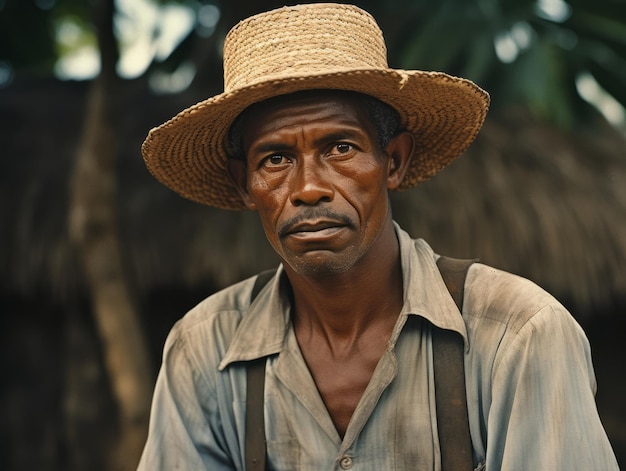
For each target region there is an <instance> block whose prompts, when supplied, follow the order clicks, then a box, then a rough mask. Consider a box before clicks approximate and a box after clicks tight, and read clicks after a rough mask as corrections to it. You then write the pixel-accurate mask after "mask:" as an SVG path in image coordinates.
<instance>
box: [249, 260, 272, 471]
mask: <svg viewBox="0 0 626 471" xmlns="http://www.w3.org/2000/svg"><path fill="white" fill-rule="evenodd" d="M275 273H276V269H271V270H266V271H264V272H261V273H259V275H258V276H257V277H256V280H255V281H254V286H253V287H252V293H251V294H250V303H252V301H254V299H255V298H256V297H257V295H258V294H259V292H260V291H261V289H263V287H264V286H265V285H266V284H267V283H268V282H269V281H270V279H271V278H272V277H273V276H274V274H275ZM266 360H267V358H265V357H263V358H259V359H257V360H253V361H250V362H248V363H247V365H246V366H247V384H246V442H245V447H246V448H245V450H246V471H264V470H265V453H266V451H265V450H266V447H265V414H264V407H263V392H264V390H265V362H266Z"/></svg>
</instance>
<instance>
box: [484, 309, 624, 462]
mask: <svg viewBox="0 0 626 471" xmlns="http://www.w3.org/2000/svg"><path fill="white" fill-rule="evenodd" d="M492 375H493V376H492V377H493V383H492V402H491V407H490V410H489V418H488V428H487V430H488V433H487V456H486V459H487V463H486V464H487V465H486V469H487V470H501V471H513V470H519V471H522V470H530V469H546V470H547V469H549V470H551V471H560V470H562V471H566V470H567V471H572V470H591V469H594V470H596V469H597V470H600V469H602V470H605V471H611V470H618V469H619V468H618V465H617V461H616V459H615V455H614V453H613V451H612V449H611V445H610V443H609V441H608V438H607V436H606V433H605V431H604V428H603V426H602V424H601V422H600V418H599V416H598V413H597V409H596V404H595V390H596V382H595V375H594V372H593V366H592V363H591V353H590V346H589V342H588V340H587V338H586V337H585V334H584V333H583V331H582V329H581V328H580V326H579V325H578V324H577V323H576V322H575V321H574V319H573V318H572V317H571V315H570V314H569V313H568V312H567V311H566V310H565V309H564V308H563V307H562V306H560V305H559V304H556V303H555V304H551V305H548V306H546V307H544V308H542V309H541V310H540V311H539V312H537V313H536V314H535V315H534V316H532V317H531V318H530V320H528V321H527V322H526V323H525V324H524V325H523V326H522V327H521V328H520V329H519V330H518V331H517V332H516V333H515V334H514V335H513V338H512V339H511V340H506V339H503V342H502V344H501V346H500V348H499V352H498V354H497V356H496V360H495V363H494V367H493V373H492Z"/></svg>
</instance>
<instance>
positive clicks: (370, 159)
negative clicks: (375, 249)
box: [235, 93, 399, 275]
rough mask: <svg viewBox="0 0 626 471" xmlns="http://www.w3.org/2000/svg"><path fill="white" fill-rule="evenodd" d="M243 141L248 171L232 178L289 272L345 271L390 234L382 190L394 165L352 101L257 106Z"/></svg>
mask: <svg viewBox="0 0 626 471" xmlns="http://www.w3.org/2000/svg"><path fill="white" fill-rule="evenodd" d="M242 139H243V151H244V154H245V158H246V161H247V165H246V168H245V169H240V172H242V173H243V175H240V177H239V178H237V177H235V179H236V180H238V181H239V184H240V191H241V193H242V196H243V198H244V200H245V202H246V205H247V207H248V208H249V209H252V210H257V211H258V212H259V216H260V218H261V222H262V224H263V227H264V230H265V233H266V235H267V238H268V240H269V242H270V244H271V245H272V246H273V247H274V249H275V250H276V252H277V253H278V255H279V256H280V257H281V259H282V260H283V262H284V263H285V264H286V265H288V266H289V267H291V269H293V270H294V271H295V272H297V273H299V274H303V275H322V274H335V273H342V272H345V271H347V270H349V269H350V268H352V267H354V266H355V265H356V264H358V263H363V262H364V261H365V260H367V259H368V254H369V252H371V250H370V249H371V248H372V246H374V245H375V244H376V242H377V239H378V238H379V235H380V234H381V232H382V231H383V230H384V229H385V228H386V229H387V230H390V229H391V216H390V213H389V202H388V195H387V189H388V187H389V186H390V185H389V181H388V180H389V175H390V173H393V169H394V165H395V164H394V163H393V162H392V159H390V157H389V156H388V154H387V153H386V152H385V151H383V150H382V149H381V148H380V145H379V144H378V141H377V133H376V130H375V128H374V126H373V124H372V123H371V121H370V119H369V117H368V114H367V111H366V109H365V107H364V106H363V105H362V104H360V103H359V102H357V101H356V99H355V98H354V97H351V96H345V95H342V94H329V93H323V94H315V95H312V94H308V95H304V96H297V95H296V96H293V95H292V96H287V97H284V98H278V99H274V100H272V101H269V102H265V103H262V104H260V105H257V106H256V107H255V108H253V109H252V110H251V111H249V112H247V114H246V116H245V118H244V122H243V133H242ZM398 183H399V182H398ZM370 255H371V254H370ZM369 258H371V257H369ZM375 263H376V261H374V265H372V266H375Z"/></svg>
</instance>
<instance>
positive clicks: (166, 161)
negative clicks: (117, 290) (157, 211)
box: [142, 4, 489, 209]
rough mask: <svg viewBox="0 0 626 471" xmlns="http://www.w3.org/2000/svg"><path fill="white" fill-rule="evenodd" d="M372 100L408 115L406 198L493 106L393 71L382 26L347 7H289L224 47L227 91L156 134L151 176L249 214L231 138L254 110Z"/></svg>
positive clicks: (465, 141) (460, 83) (249, 23)
mask: <svg viewBox="0 0 626 471" xmlns="http://www.w3.org/2000/svg"><path fill="white" fill-rule="evenodd" d="M313 89H337V90H350V91H356V92H360V93H364V94H368V95H371V96H374V97H377V98H378V99H380V100H382V101H384V102H386V103H388V104H389V105H391V106H392V107H394V108H395V109H396V110H397V111H398V112H399V113H400V115H401V118H402V127H403V128H405V129H407V130H408V131H410V132H412V133H413V134H414V135H415V136H416V141H417V148H416V151H415V155H414V156H413V159H412V161H411V165H410V168H409V170H408V172H407V175H406V177H405V178H404V180H403V181H402V184H401V186H400V188H399V189H400V190H403V189H406V188H410V187H413V186H415V185H417V184H418V183H420V182H422V181H424V180H427V179H429V178H430V177H432V176H433V175H435V174H436V173H437V172H438V171H440V170H441V169H442V168H444V167H445V166H447V165H448V164H449V163H450V162H452V160H454V159H455V158H456V157H458V156H459V155H460V154H461V153H463V151H464V150H465V149H466V148H467V147H468V146H469V145H470V143H471V142H472V141H473V140H474V138H475V137H476V135H477V133H478V131H479V130H480V128H481V126H482V124H483V121H484V119H485V115H486V113H487V109H488V106H489V96H488V94H487V93H486V92H485V91H483V90H482V89H480V88H479V87H478V86H476V85H475V84H474V83H472V82H470V81H468V80H464V79H460V78H456V77H451V76H449V75H446V74H443V73H439V72H423V71H404V70H394V69H390V68H389V67H388V65H387V49H386V46H385V42H384V39H383V36H382V32H381V31H380V28H379V27H378V25H377V24H376V22H375V20H374V19H373V18H372V16H371V15H369V14H368V13H367V12H365V11H363V10H361V9H359V8H357V7H355V6H352V5H339V4H309V5H299V6H295V7H283V8H280V9H277V10H272V11H270V12H266V13H262V14H259V15H255V16H253V17H250V18H248V19H246V20H244V21H242V22H240V23H239V24H238V25H236V26H235V27H234V28H233V29H232V30H231V31H230V32H229V33H228V35H227V37H226V40H225V43H224V93H222V94H220V95H217V96H214V97H212V98H209V99H208V100H205V101H202V102H200V103H197V104H196V105H194V106H192V107H190V108H188V109H186V110H184V111H182V112H181V113H179V114H178V115H177V116H175V117H174V118H172V119H171V120H169V121H168V122H166V123H164V124H163V125H161V126H159V127H157V128H154V129H152V130H151V131H150V133H149V134H148V137H147V138H146V140H145V142H144V144H143V146H142V153H143V156H144V160H145V162H146V165H147V167H148V170H149V171H150V172H151V173H152V174H153V175H154V176H155V177H156V178H157V179H158V180H159V181H161V182H162V183H163V184H165V185H166V186H168V187H169V188H171V189H172V190H174V191H176V192H177V193H179V194H180V195H182V196H184V197H185V198H188V199H190V200H193V201H196V202H199V203H202V204H207V205H210V206H216V207H219V208H225V209H243V208H244V205H243V202H242V201H241V199H240V197H239V195H238V193H237V191H236V189H235V187H234V185H233V183H232V181H231V178H230V176H229V174H228V170H227V160H228V158H229V149H228V142H227V141H228V131H229V129H230V126H231V125H232V123H233V121H234V120H235V118H236V117H237V116H238V115H239V114H240V113H241V112H242V111H243V110H245V109H246V108H247V107H248V106H250V105H251V104H253V103H257V102H259V101H263V100H265V99H267V98H270V97H273V96H277V95H283V94H288V93H293V92H296V91H301V90H313Z"/></svg>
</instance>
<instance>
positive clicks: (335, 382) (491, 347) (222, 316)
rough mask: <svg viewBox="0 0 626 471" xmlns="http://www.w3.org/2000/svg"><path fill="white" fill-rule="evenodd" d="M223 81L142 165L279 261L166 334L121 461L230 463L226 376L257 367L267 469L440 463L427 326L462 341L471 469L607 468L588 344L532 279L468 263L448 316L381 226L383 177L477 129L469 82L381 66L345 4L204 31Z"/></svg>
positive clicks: (446, 302)
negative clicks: (134, 451)
mask: <svg viewBox="0 0 626 471" xmlns="http://www.w3.org/2000/svg"><path fill="white" fill-rule="evenodd" d="M224 66H225V70H224V74H225V92H224V93H223V94H221V95H218V96H216V97H213V98H210V99H208V100H206V101H205V102H202V103H199V104H197V105H195V106H194V107H192V108H190V109H188V110H185V111H183V112H182V113H180V114H179V115H178V116H176V117H175V118H173V119H172V120H170V121H169V122H167V123H165V124H164V125H163V126H161V127H159V128H156V129H154V130H152V131H151V132H150V135H149V136H148V138H147V140H146V142H145V143H144V146H143V153H144V158H145V160H146V163H147V165H148V168H149V169H150V171H151V172H152V173H153V174H154V175H155V176H156V177H157V178H158V179H159V180H160V181H162V182H163V183H164V184H166V185H167V186H169V187H170V188H172V189H174V190H175V191H177V192H178V193H180V194H181V195H183V196H185V197H187V198H189V199H191V200H194V201H197V202H200V203H204V204H209V205H214V206H218V207H222V208H227V209H243V208H247V209H250V210H253V211H257V212H258V214H259V217H260V219H261V222H262V224H263V227H264V230H265V233H266V235H267V238H268V240H269V241H270V243H271V245H272V247H273V248H274V249H275V251H276V252H277V254H278V255H279V257H280V259H281V261H282V264H281V266H280V267H279V268H278V270H277V272H276V273H275V275H274V276H273V278H272V279H270V280H269V281H268V282H267V283H265V284H263V285H262V286H261V287H260V290H259V291H258V292H257V293H253V289H254V288H253V286H254V285H255V277H253V278H251V279H249V280H245V281H243V282H240V283H238V284H236V285H234V286H231V287H229V288H227V289H225V290H223V291H221V292H219V293H217V294H215V295H213V296H211V297H209V298H208V299H206V300H205V301H203V302H202V303H201V304H200V305H198V306H197V307H196V308H195V309H193V310H192V311H191V312H190V313H188V314H187V315H186V316H185V317H184V318H183V319H182V320H181V321H179V322H178V323H177V324H176V326H175V327H174V328H173V329H172V332H171V333H170V335H169V337H168V340H167V342H166V345H165V352H164V356H163V365H162V368H161V371H160V374H159V378H158V381H157V385H156V389H155V394H154V400H153V409H152V417H151V424H150V431H149V437H148V441H147V444H146V447H145V450H144V454H143V456H142V460H141V463H140V465H139V468H140V469H142V470H170V469H188V470H199V469H208V470H227V469H244V467H245V463H246V447H245V445H244V443H245V441H246V425H245V424H246V420H247V416H246V412H250V411H246V400H247V399H249V398H248V397H246V386H247V384H248V381H247V379H246V374H247V371H248V368H249V364H251V363H255V362H254V361H255V360H258V359H260V360H261V363H260V364H262V365H263V366H264V368H265V369H264V372H263V373H262V376H263V377H264V378H265V384H264V389H263V390H262V396H263V400H262V403H261V404H262V406H259V408H262V410H263V414H262V416H264V418H265V426H264V430H265V439H266V441H265V446H266V448H267V458H266V464H267V468H268V469H276V470H317V469H351V468H354V469H364V470H404V469H419V470H422V469H423V470H438V469H441V443H440V441H439V438H438V429H440V428H441V427H442V424H438V423H437V411H436V410H435V409H436V407H435V406H436V404H435V401H436V397H435V394H434V387H433V381H434V380H433V353H432V352H433V347H432V345H433V334H434V332H435V331H438V330H441V329H443V330H450V331H454V332H457V333H458V334H459V335H460V336H462V338H463V345H464V351H465V354H464V360H463V363H464V366H465V379H466V393H465V394H466V397H467V403H468V407H467V409H468V416H469V429H470V433H471V448H472V450H471V454H472V461H473V463H471V465H470V466H471V467H473V468H476V469H488V470H530V469H541V470H574V469H581V470H582V469H585V470H613V469H617V463H616V461H615V458H614V455H613V452H612V450H611V447H610V445H609V443H608V440H607V437H606V434H605V433H604V430H603V428H602V425H601V423H600V420H599V418H598V415H597V412H596V408H595V403H594V392H595V380H594V375H593V368H592V365H591V359H590V353H589V345H588V342H587V340H586V338H585V336H584V334H583V332H582V331H581V329H580V327H579V326H578V325H577V324H576V323H575V322H574V320H573V319H572V318H571V316H570V315H569V313H567V311H566V310H565V309H564V308H563V307H562V306H561V305H560V304H559V303H558V302H557V301H556V300H554V299H553V298H552V297H551V296H550V295H548V294H547V293H546V292H544V291H543V290H541V289H540V288H539V287H537V286H535V285H534V284H532V283H531V282H529V281H527V280H524V279H521V278H519V277H516V276H513V275H510V274H507V273H503V272H501V271H498V270H495V269H493V268H490V267H487V266H484V265H481V264H474V265H472V267H471V268H470V269H469V272H468V273H467V281H466V284H465V296H464V301H463V315H462V316H461V314H460V313H459V311H458V308H457V307H456V305H455V303H454V301H453V300H452V298H451V296H450V293H449V292H448V290H447V289H446V286H445V284H444V282H443V280H442V277H441V275H440V272H439V270H438V268H437V265H436V262H437V259H438V256H437V255H436V254H434V253H433V251H432V250H431V249H430V247H429V246H428V245H427V244H426V243H425V242H424V241H422V240H413V239H411V238H410V237H409V235H408V234H406V233H405V232H404V231H402V229H401V228H400V227H398V226H397V225H396V224H395V223H394V222H393V220H392V217H391V212H390V206H389V199H388V191H389V190H402V189H405V188H409V187H412V186H414V185H416V184H417V183H419V182H421V181H423V180H426V179H427V178H429V177H431V176H432V175H434V174H435V173H436V172H438V171H439V170H441V169H442V168H443V167H445V166H446V165H447V164H448V163H450V162H451V161H452V160H453V159H454V158H456V157H457V156H458V155H460V154H461V153H462V152H463V151H464V150H465V149H466V148H467V146H468V145H469V144H470V143H471V141H472V140H473V139H474V137H475V136H476V134H477V132H478V131H479V129H480V127H481V126H482V123H483V120H484V117H485V114H486V111H487V107H488V96H487V94H486V93H485V92H484V91H483V90H481V89H480V88H478V87H477V86H476V85H474V84H473V83H471V82H469V81H466V80H463V79H458V78H454V77H450V76H447V75H445V74H440V73H430V72H421V71H396V70H393V69H389V68H388V67H387V64H386V50H385V45H384V41H383V38H382V34H381V33H380V30H379V29H378V27H377V25H376V23H375V21H374V20H373V18H371V16H369V15H368V14H367V13H366V12H364V11H362V10H360V9H358V8H356V7H353V6H349V5H334V4H311V5H305V6H297V7H286V8H282V9H279V10H274V11H271V12H268V13H264V14H261V15H257V16H254V17H252V18H249V19H247V20H244V21H243V22H242V23H240V24H239V25H237V26H236V27H235V28H233V30H231V32H230V33H229V35H228V37H227V39H226V42H225V45H224Z"/></svg>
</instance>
